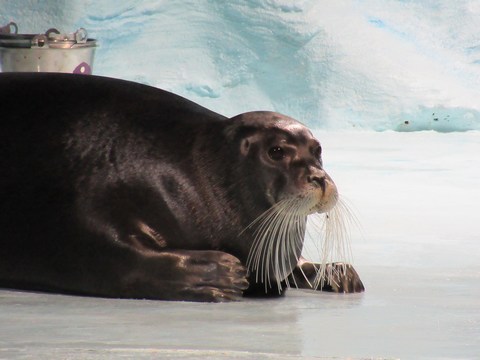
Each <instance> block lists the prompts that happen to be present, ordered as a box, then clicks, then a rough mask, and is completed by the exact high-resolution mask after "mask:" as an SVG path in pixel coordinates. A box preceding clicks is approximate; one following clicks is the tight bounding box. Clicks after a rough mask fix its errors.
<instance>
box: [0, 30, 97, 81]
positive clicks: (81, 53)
mask: <svg viewBox="0 0 480 360" xmlns="http://www.w3.org/2000/svg"><path fill="white" fill-rule="evenodd" d="M17 31H18V27H17V24H15V23H13V22H11V23H9V24H7V25H5V26H3V27H0V72H17V71H19V72H63V73H74V74H91V73H92V67H93V58H94V55H95V48H96V46H97V42H96V40H95V39H89V38H88V36H87V31H86V30H85V29H83V28H80V29H78V30H77V31H76V32H74V33H71V34H61V33H60V32H59V31H58V30H57V29H49V30H47V31H46V32H45V34H17Z"/></svg>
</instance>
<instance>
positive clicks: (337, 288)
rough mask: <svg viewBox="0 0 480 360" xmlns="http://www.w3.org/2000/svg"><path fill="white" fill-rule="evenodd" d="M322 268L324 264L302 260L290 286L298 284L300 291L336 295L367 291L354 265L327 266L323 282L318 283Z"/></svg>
mask: <svg viewBox="0 0 480 360" xmlns="http://www.w3.org/2000/svg"><path fill="white" fill-rule="evenodd" d="M321 267H322V264H315V263H311V262H308V261H305V260H304V259H301V261H299V264H298V265H297V266H296V267H295V269H294V270H293V271H292V273H291V274H290V275H289V277H288V281H289V283H290V284H294V285H295V284H296V286H297V287H298V288H299V289H313V290H318V291H329V292H336V293H358V292H363V291H365V287H364V286H363V283H362V281H361V280H360V276H359V275H358V273H357V272H356V271H355V269H354V268H353V266H352V265H349V264H344V263H331V264H327V265H326V269H325V275H324V279H323V281H318V276H320V273H319V271H320V269H321ZM315 286H316V287H315ZM314 287H315V288H314Z"/></svg>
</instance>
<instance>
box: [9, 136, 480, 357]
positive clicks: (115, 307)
mask: <svg viewBox="0 0 480 360" xmlns="http://www.w3.org/2000/svg"><path fill="white" fill-rule="evenodd" d="M315 133H316V135H317V136H318V138H319V139H320V140H321V141H322V143H323V146H324V157H325V166H326V168H327V169H328V170H329V172H330V174H331V175H332V177H333V178H334V180H335V181H336V182H337V185H338V187H339V190H340V192H341V194H342V195H343V196H344V197H345V198H347V199H348V200H349V203H350V204H351V206H352V208H354V209H355V211H356V213H357V216H358V218H359V221H360V223H361V225H362V230H361V231H359V230H356V229H352V239H351V244H352V250H353V254H354V257H355V265H356V268H357V270H358V272H359V274H360V276H361V277H362V280H363V281H364V284H365V286H366V292H365V293H364V294H357V295H333V294H321V293H311V292H304V291H290V292H289V293H288V295H287V296H286V297H285V298H282V299H276V300H260V301H252V300H246V301H243V302H239V303H229V304H195V303H179V302H162V301H142V300H113V299H93V298H82V297H68V296H60V295H46V294H32V293H23V292H11V291H6V290H0V358H7V359H11V358H35V359H37V358H39V359H52V358H68V359H84V358H90V359H105V358H140V359H141V358H151V357H159V358H167V359H168V358H171V359H192V358H204V359H298V358H306V359H332V358H333V359H365V358H368V359H371V358H375V359H396V358H401V359H432V360H433V359H476V358H478V355H479V354H480V301H479V299H480V285H479V284H480V264H479V258H480V236H479V234H480V222H479V221H478V219H479V218H478V216H479V215H478V214H479V213H480V205H479V204H480V189H479V187H478V184H480V171H479V160H478V154H479V153H480V132H467V133H450V134H441V133H435V132H417V133H398V132H397V133H396V132H386V133H375V132H358V131H357V132H332V131H315ZM307 245H308V244H307ZM309 246H311V244H310V245H309Z"/></svg>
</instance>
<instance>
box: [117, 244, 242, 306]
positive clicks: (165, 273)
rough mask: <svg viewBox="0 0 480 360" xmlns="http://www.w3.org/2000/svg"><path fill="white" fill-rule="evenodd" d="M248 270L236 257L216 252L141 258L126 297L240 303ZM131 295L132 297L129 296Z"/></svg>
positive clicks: (168, 253)
mask: <svg viewBox="0 0 480 360" xmlns="http://www.w3.org/2000/svg"><path fill="white" fill-rule="evenodd" d="M246 275H247V270H246V268H245V267H244V266H243V265H242V264H241V263H240V260H238V259H237V258H236V257H234V256H233V255H230V254H227V253H225V252H221V251H214V250H171V251H164V252H160V253H158V252H157V253H155V252H152V253H150V254H145V253H144V254H142V255H141V257H140V258H139V259H138V262H137V266H135V269H134V270H133V271H132V273H131V274H129V275H128V276H127V277H126V278H125V283H124V289H125V295H126V297H135V298H138V297H144V298H151V299H162V300H184V301H205V302H223V301H232V300H239V299H240V298H241V297H242V295H243V290H245V289H246V288H247V287H248V281H247V279H246ZM129 293H131V295H129Z"/></svg>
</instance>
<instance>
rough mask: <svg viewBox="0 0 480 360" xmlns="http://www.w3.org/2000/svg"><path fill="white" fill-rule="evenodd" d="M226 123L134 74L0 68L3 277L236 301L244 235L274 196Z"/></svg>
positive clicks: (31, 283) (113, 292) (18, 282)
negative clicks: (131, 78)
mask: <svg viewBox="0 0 480 360" xmlns="http://www.w3.org/2000/svg"><path fill="white" fill-rule="evenodd" d="M227 120H228V119H227V118H225V117H224V116H221V115H219V114H216V113H214V112H212V111H209V110H207V109H205V108H203V107H201V106H199V105H197V104H195V103H193V102H190V101H188V100H186V99H183V98H181V97H179V96H176V95H174V94H171V93H168V92H166V91H162V90H159V89H156V88H152V87H148V86H145V85H140V84H136V83H132V82H127V81H122V80H115V79H109V78H102V77H95V76H76V75H66V74H0V124H1V125H0V134H1V140H0V286H3V287H13V288H21V289H30V290H42V291H55V292H65V293H73V294H84V295H95V296H106V297H131V298H154V299H168V300H194V301H223V300H231V299H236V298H238V297H240V296H241V295H242V293H243V291H244V290H245V289H247V288H248V287H249V282H248V281H247V278H246V276H247V273H246V269H245V267H244V265H245V260H246V257H247V255H248V250H249V246H250V245H251V241H250V240H249V239H248V233H245V234H244V237H243V238H242V237H241V236H240V237H239V234H240V233H242V230H243V229H245V228H246V227H247V226H248V225H249V224H250V223H251V221H252V220H253V219H255V218H256V217H257V216H259V215H260V214H261V213H262V212H263V211H265V210H266V209H268V207H269V206H271V204H270V203H269V201H268V199H266V198H265V195H264V194H263V193H262V192H263V191H264V189H263V188H262V186H252V184H254V183H255V181H256V177H258V174H257V173H256V172H255V171H256V168H255V166H256V165H254V164H253V163H252V162H251V161H244V162H239V156H240V154H239V153H240V141H241V139H242V138H243V137H244V135H245V133H248V132H249V131H252V129H250V128H249V127H238V126H236V125H234V124H232V121H227ZM250 282H251V281H250ZM256 287H259V288H262V287H261V286H257V285H254V284H252V286H251V287H250V292H254V291H253V289H255V288H256ZM273 292H274V293H278V291H277V290H274V291H273Z"/></svg>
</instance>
